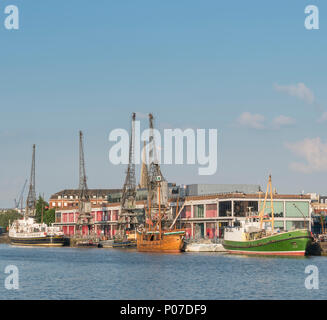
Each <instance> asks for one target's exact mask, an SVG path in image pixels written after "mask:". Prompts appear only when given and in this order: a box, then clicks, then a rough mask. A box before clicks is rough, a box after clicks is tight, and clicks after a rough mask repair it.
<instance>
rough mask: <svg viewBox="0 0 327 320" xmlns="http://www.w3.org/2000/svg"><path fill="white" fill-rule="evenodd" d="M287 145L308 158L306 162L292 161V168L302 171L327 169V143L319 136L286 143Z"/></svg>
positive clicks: (292, 150)
mask: <svg viewBox="0 0 327 320" xmlns="http://www.w3.org/2000/svg"><path fill="white" fill-rule="evenodd" d="M285 146H286V148H288V149H289V150H290V151H291V152H293V153H294V154H295V155H297V156H299V157H301V158H304V159H305V160H306V163H303V162H292V163H291V164H290V168H291V169H292V170H294V171H298V172H302V173H312V172H322V171H327V143H323V142H322V141H321V139H320V138H319V137H317V138H313V139H309V138H306V139H304V140H302V141H298V142H295V143H286V144H285Z"/></svg>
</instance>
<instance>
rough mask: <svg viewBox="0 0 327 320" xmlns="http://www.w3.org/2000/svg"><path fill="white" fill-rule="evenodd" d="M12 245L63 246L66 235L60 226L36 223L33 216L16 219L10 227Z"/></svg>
mask: <svg viewBox="0 0 327 320" xmlns="http://www.w3.org/2000/svg"><path fill="white" fill-rule="evenodd" d="M9 239H10V243H11V244H12V245H18V246H47V247H61V246H63V245H64V244H65V237H64V234H63V232H62V231H60V228H59V227H49V226H47V225H46V224H45V223H36V222H35V220H34V219H33V218H31V217H29V218H23V219H21V220H15V221H14V222H13V223H12V225H11V226H10V228H9Z"/></svg>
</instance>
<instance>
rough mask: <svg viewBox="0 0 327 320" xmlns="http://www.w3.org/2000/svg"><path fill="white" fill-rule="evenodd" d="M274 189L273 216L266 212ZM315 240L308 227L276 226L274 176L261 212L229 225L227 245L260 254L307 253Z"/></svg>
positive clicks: (229, 248) (234, 250) (237, 251)
mask: <svg viewBox="0 0 327 320" xmlns="http://www.w3.org/2000/svg"><path fill="white" fill-rule="evenodd" d="M269 189H270V202H271V204H270V208H271V217H267V216H266V215H265V209H266V202H267V198H268V190H269ZM311 242H312V237H311V232H310V231H309V230H308V229H295V230H290V231H280V230H279V229H277V230H276V229H275V228H274V207H273V197H272V186H271V176H269V181H268V185H267V191H266V195H265V199H264V203H263V207H262V208H261V210H260V212H259V215H258V216H254V215H251V212H250V213H249V215H248V216H247V217H246V219H245V221H240V225H239V226H234V227H226V228H225V233H224V241H223V246H224V248H225V249H226V250H227V251H228V252H229V253H235V254H256V255H283V256H304V255H305V254H306V251H307V248H308V247H309V245H310V244H311Z"/></svg>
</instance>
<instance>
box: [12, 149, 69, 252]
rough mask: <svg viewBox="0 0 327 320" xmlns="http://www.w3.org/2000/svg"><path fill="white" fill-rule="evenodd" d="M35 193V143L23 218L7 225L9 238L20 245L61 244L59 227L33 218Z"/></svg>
mask: <svg viewBox="0 0 327 320" xmlns="http://www.w3.org/2000/svg"><path fill="white" fill-rule="evenodd" d="M35 207H36V194H35V145H33V155H32V169H31V177H30V187H29V192H28V196H27V199H26V208H25V213H24V218H22V219H20V220H15V221H14V222H13V223H12V224H11V225H10V227H9V239H10V243H11V244H13V245H22V246H63V245H64V243H65V238H64V234H63V232H62V231H60V228H59V227H54V226H51V227H50V226H47V225H46V224H45V223H43V207H42V222H41V223H37V222H36V221H35V219H34V217H35V213H36V209H35Z"/></svg>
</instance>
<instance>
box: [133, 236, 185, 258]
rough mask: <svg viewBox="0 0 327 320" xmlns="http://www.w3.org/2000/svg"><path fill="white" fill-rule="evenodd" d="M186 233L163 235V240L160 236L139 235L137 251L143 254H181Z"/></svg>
mask: <svg viewBox="0 0 327 320" xmlns="http://www.w3.org/2000/svg"><path fill="white" fill-rule="evenodd" d="M184 235H185V232H184V231H179V232H171V233H163V234H162V235H161V239H158V238H159V236H158V235H152V236H153V239H152V240H151V234H150V235H149V234H148V233H137V250H138V251H142V252H167V253H177V252H181V251H182V248H183V245H184Z"/></svg>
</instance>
